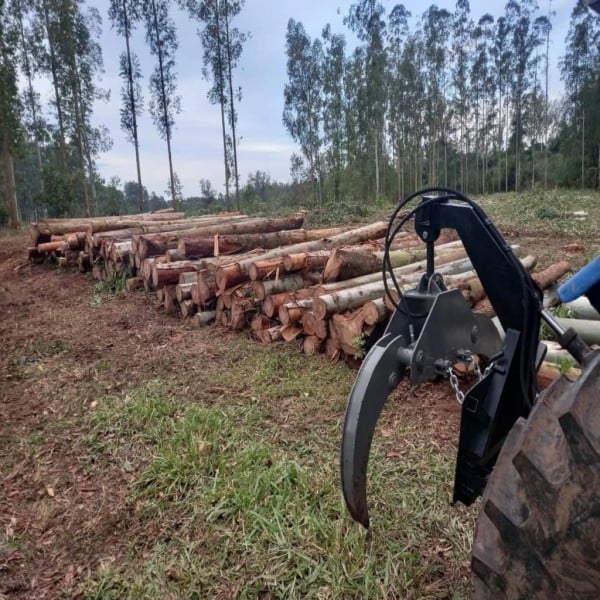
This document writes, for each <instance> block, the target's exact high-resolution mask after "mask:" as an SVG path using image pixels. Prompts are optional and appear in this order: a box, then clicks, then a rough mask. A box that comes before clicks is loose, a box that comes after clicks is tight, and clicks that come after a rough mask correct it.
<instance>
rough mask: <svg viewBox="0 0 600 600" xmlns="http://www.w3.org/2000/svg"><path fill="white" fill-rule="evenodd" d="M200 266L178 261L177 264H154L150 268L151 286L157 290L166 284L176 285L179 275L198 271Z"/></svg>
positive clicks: (196, 263) (188, 261)
mask: <svg viewBox="0 0 600 600" xmlns="http://www.w3.org/2000/svg"><path fill="white" fill-rule="evenodd" d="M200 268H201V264H200V263H198V261H193V260H180V261H178V262H171V263H168V262H164V263H158V262H155V263H154V265H153V266H152V284H153V285H154V287H156V288H158V287H161V286H163V285H167V284H176V283H177V282H178V281H179V276H180V275H181V273H188V272H191V271H198V270H199V269H200Z"/></svg>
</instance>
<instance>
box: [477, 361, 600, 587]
mask: <svg viewBox="0 0 600 600" xmlns="http://www.w3.org/2000/svg"><path fill="white" fill-rule="evenodd" d="M471 567H472V569H473V573H474V581H473V583H474V598H477V599H480V598H494V599H496V598H510V599H512V598H578V599H579V598H590V599H591V598H594V599H596V598H600V353H596V354H595V356H594V357H593V358H592V359H591V361H589V362H588V364H587V368H585V369H584V371H583V373H582V375H581V377H580V378H579V379H578V380H577V381H575V382H570V381H568V380H567V379H565V378H564V377H561V378H560V379H558V380H557V381H556V382H555V383H554V384H553V385H552V386H551V387H549V388H548V389H547V390H546V391H545V392H544V394H543V395H542V396H541V397H540V399H539V400H538V402H536V404H535V406H534V408H533V410H532V411H531V413H530V415H529V417H528V418H527V419H519V420H518V421H517V422H516V423H515V425H514V427H513V429H512V430H511V432H510V433H509V435H508V436H507V438H506V441H505V443H504V446H503V448H502V450H501V452H500V455H499V456H498V460H497V462H496V466H495V467H494V470H493V472H492V474H491V475H490V478H489V480H488V484H487V487H486V490H485V492H484V495H483V501H482V508H481V512H480V514H479V517H478V520H477V526H476V529H475V538H474V541H473V557H472V562H471Z"/></svg>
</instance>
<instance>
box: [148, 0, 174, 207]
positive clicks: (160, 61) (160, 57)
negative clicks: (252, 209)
mask: <svg viewBox="0 0 600 600" xmlns="http://www.w3.org/2000/svg"><path fill="white" fill-rule="evenodd" d="M152 15H153V17H154V33H155V34H156V46H157V48H158V68H159V72H160V93H161V97H162V106H163V116H164V119H165V134H166V136H167V153H168V156H169V177H170V183H171V202H172V203H173V207H175V208H177V206H178V201H177V198H176V197H175V178H174V176H173V156H172V153H171V125H170V124H169V113H168V111H167V93H166V91H165V78H164V65H163V63H164V58H163V51H162V44H161V40H160V31H159V29H158V15H157V14H156V3H155V1H154V0H152Z"/></svg>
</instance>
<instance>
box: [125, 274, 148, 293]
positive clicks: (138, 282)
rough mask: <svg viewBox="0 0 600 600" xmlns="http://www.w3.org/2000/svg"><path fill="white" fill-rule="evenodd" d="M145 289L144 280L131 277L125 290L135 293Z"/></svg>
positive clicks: (138, 277)
mask: <svg viewBox="0 0 600 600" xmlns="http://www.w3.org/2000/svg"><path fill="white" fill-rule="evenodd" d="M143 287H144V279H143V278H142V277H140V276H137V277H130V278H129V279H127V280H126V281H125V289H126V290H127V291H128V292H133V291H134V290H139V289H142V288H143Z"/></svg>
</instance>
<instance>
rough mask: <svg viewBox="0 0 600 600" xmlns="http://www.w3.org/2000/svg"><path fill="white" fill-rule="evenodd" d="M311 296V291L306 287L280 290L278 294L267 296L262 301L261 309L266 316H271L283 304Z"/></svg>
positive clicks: (276, 312)
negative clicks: (285, 290) (286, 290)
mask: <svg viewBox="0 0 600 600" xmlns="http://www.w3.org/2000/svg"><path fill="white" fill-rule="evenodd" d="M310 296H312V292H311V291H310V290H307V289H304V288H302V289H299V290H297V291H288V292H281V293H279V294H271V295H270V296H267V297H266V298H265V299H264V300H263V303H262V309H263V312H264V313H265V315H267V317H271V318H273V317H274V316H276V315H278V314H279V309H280V308H281V307H282V306H283V305H284V304H289V303H292V302H294V301H296V300H304V299H306V298H309V297H310Z"/></svg>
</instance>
